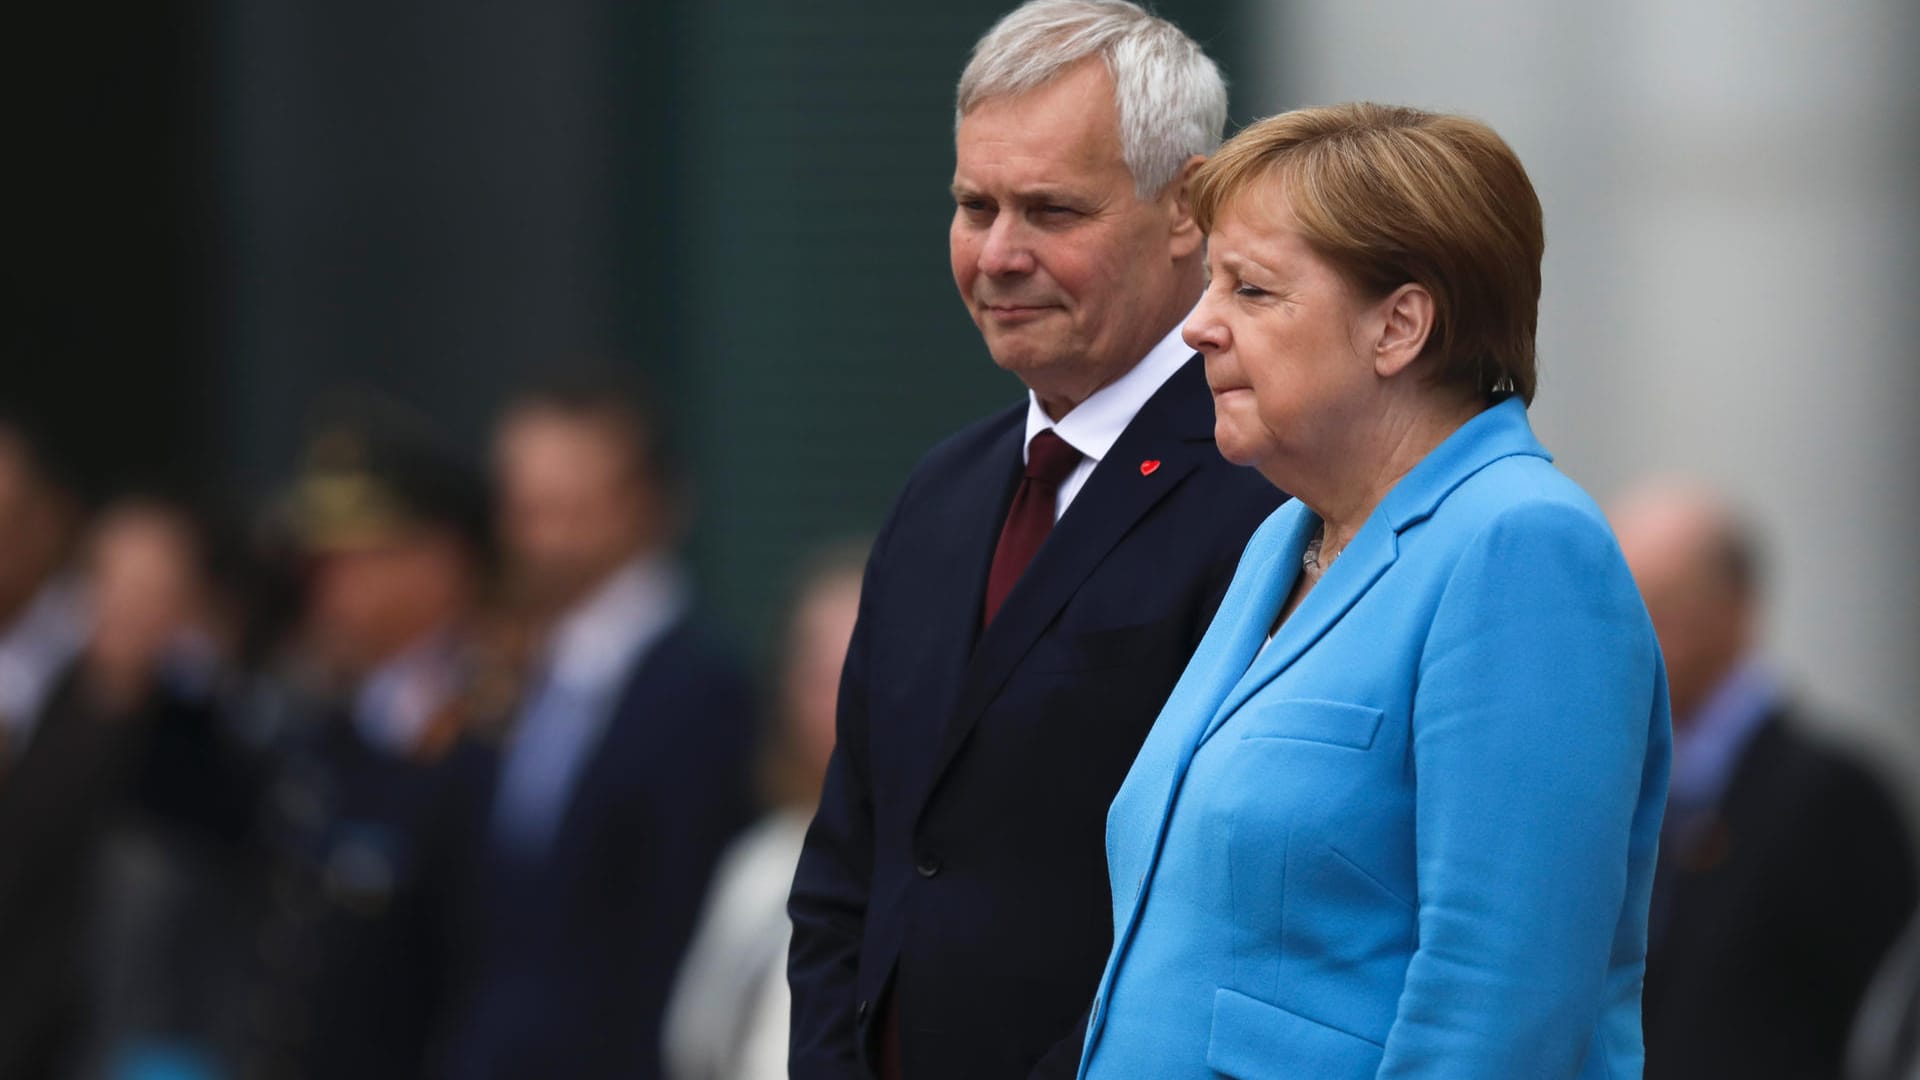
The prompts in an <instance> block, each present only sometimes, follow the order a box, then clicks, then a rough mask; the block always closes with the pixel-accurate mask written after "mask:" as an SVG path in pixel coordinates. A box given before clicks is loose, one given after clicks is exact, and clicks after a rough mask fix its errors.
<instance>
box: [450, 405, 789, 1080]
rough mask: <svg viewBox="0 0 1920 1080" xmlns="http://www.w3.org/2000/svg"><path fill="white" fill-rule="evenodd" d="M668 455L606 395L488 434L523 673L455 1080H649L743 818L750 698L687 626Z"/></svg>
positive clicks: (726, 657)
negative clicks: (680, 973) (523, 628)
mask: <svg viewBox="0 0 1920 1080" xmlns="http://www.w3.org/2000/svg"><path fill="white" fill-rule="evenodd" d="M661 435H662V433H661V430H660V427H659V424H658V421H657V419H656V417H655V416H654V415H653V414H652V413H651V412H650V405H649V403H648V402H647V401H646V399H645V398H643V397H642V396H641V395H640V394H639V393H638V391H637V390H636V389H635V388H633V387H630V386H628V385H626V384H624V383H622V382H621V381H620V380H618V379H615V378H612V377H610V376H609V377H601V376H600V375H597V374H592V375H582V376H579V377H575V378H563V379H559V380H556V381H554V382H553V383H551V384H550V385H547V386H544V387H540V388H537V389H532V390H529V391H527V392H525V393H523V394H521V395H519V396H518V397H516V398H515V399H514V400H513V401H512V402H511V403H510V405H509V406H508V407H507V409H506V410H505V413H504V415H503V416H502V418H501V420H500V423H499V428H498V432H497V436H496V439H495V443H494V470H495V478H496V485H497V490H498V493H499V495H500V498H501V515H500V521H499V530H500V538H501V541H502V543H503V545H504V551H505V556H506V559H507V571H508V586H509V590H510V596H511V600H512V602H513V603H514V604H515V605H517V607H518V610H519V611H520V612H521V613H522V616H523V617H524V618H525V619H526V620H527V621H528V623H529V626H530V634H529V636H530V640H531V643H532V646H531V648H532V651H531V653H530V660H529V669H530V670H529V676H528V683H527V694H526V697H525V699H524V702H523V704H522V706H521V708H520V710H519V712H518V715H517V717H516V720H515V724H514V731H513V735H512V740H511V742H510V743H509V744H508V745H507V747H506V748H505V756H504V760H503V762H502V766H501V773H500V779H499V784H498V788H497V790H496V791H495V793H494V796H493V801H492V806H491V808H490V811H489V821H488V839H487V857H486V862H485V867H484V874H483V877H482V879H481V880H480V882H479V883H478V884H477V885H476V887H475V890H474V891H475V896H476V899H478V900H479V901H480V911H479V914H478V920H477V922H476V924H475V927H474V932H475V937H474V938H473V939H472V940H471V942H470V943H469V944H470V947H471V949H472V950H473V952H472V955H473V960H474V963H475V971H474V978H473V982H472V983H471V984H470V985H469V986H468V987H467V988H466V989H467V995H466V997H465V1000H464V1001H463V1004H462V1009H461V1012H460V1015H459V1016H458V1017H457V1018H456V1026H455V1028H454V1030H453V1045H452V1051H453V1056H452V1067H453V1074H454V1075H456V1076H458V1077H461V1078H463V1080H467V1078H471V1080H480V1078H509V1077H513V1078H518V1077H550V1076H567V1077H575V1078H580V1080H593V1078H595V1077H622V1078H627V1077H641V1078H645V1077H652V1076H657V1075H659V1073H660V1068H661V1065H660V1041H659V1029H660V1022H661V1013H662V1011H663V1009H664V1008H665V1004H666V997H667V992H668V987H669V984H670V982H671V980H672V978H673V975H674V972H675V970H676V968H677V967H678V965H679V962H680V958H681V954H682V952H683V950H684V949H685V947H686V944H687V940H688V938H689V936H690V935H691V934H692V932H693V926H694V921H695V919H696V917H697V915H698V912H699V908H700V902H701V899H702V897H703V896H704V895H705V892H706V887H707V882H708V879H709V877H710V875H711V873H712V870H713V866H714V862H715V860H716V859H717V858H718V856H719V854H720V851H721V849H722V848H723V847H724V846H725V844H726V843H727V841H728V840H729V839H730V838H731V837H732V836H733V835H734V834H735V833H736V832H737V831H738V830H739V829H740V828H741V827H742V826H743V825H745V824H746V823H747V821H748V820H750V818H751V815H752V798H751V783H750V779H749V774H750V772H751V760H750V758H751V753H752V740H753V732H754V722H753V712H754V710H753V698H752V692H751V690H750V686H749V681H748V679H747V678H746V676H745V675H744V673H743V669H742V666H741V665H740V663H739V662H738V661H737V660H736V659H735V657H734V656H733V654H732V653H731V652H730V651H729V650H728V649H727V648H725V647H723V646H722V645H720V644H719V643H718V642H717V641H716V640H715V639H714V638H713V637H712V636H711V635H710V634H709V633H708V632H707V631H706V630H704V629H703V628H702V624H701V622H700V620H699V619H698V618H697V616H696V612H695V605H694V601H693V596H692V592H691V589H690V588H689V585H688V581H687V577H686V574H685V573H684V571H683V570H682V569H681V566H680V564H679V561H678V559H677V557H676V554H675V548H676V545H677V543H678V541H679V539H680V534H681V524H682V510H683V504H682V502H681V499H680V495H681V492H680V490H679V486H678V484H677V477H676V476H675V474H674V473H673V471H672V468H671V465H670V462H669V461H668V460H667V457H666V454H665V451H664V446H663V440H662V438H661Z"/></svg>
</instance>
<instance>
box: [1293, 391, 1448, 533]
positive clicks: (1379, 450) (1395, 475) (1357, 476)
mask: <svg viewBox="0 0 1920 1080" xmlns="http://www.w3.org/2000/svg"><path fill="white" fill-rule="evenodd" d="M1421 393H1422V398H1421V399H1418V400H1416V401H1414V402H1408V403H1405V404H1403V405H1401V406H1400V407H1397V408H1388V409H1387V410H1386V411H1385V412H1384V413H1383V415H1382V416H1381V418H1380V420H1379V421H1378V422H1377V423H1376V424H1375V425H1374V426H1373V427H1372V428H1371V430H1369V431H1368V432H1366V433H1365V435H1364V436H1363V437H1362V438H1360V439H1358V440H1356V443H1355V445H1354V446H1352V447H1351V448H1350V449H1349V450H1348V451H1346V452H1345V454H1344V455H1342V457H1343V460H1340V461H1336V462H1334V465H1335V467H1334V468H1333V469H1331V470H1329V471H1328V474H1327V477H1326V480H1327V482H1326V483H1324V484H1321V485H1315V489H1314V490H1312V491H1307V492H1296V493H1295V494H1296V495H1298V496H1299V497H1300V499H1301V501H1303V502H1305V503H1306V504H1307V508H1308V509H1310V510H1312V511H1313V512H1314V513H1315V514H1316V515H1318V516H1319V518H1320V522H1321V526H1320V527H1321V533H1320V563H1321V565H1323V566H1326V565H1330V564H1331V563H1332V562H1333V560H1334V559H1335V558H1336V557H1338V556H1339V554H1340V552H1341V551H1343V550H1345V549H1346V546H1347V544H1348V543H1349V542H1351V541H1352V540H1353V538H1354V536H1355V535H1357V534H1358V533H1359V532H1360V529H1361V527H1362V526H1364V525H1365V524H1366V522H1367V519H1368V518H1369V517H1371V516H1373V511H1374V509H1375V508H1376V507H1378V506H1379V505H1380V501H1381V500H1382V499H1385V498H1386V497H1387V493H1388V492H1389V491H1392V490H1393V488H1394V485H1395V484H1398V483H1399V482H1400V481H1401V479H1402V478H1404V477H1405V476H1406V475H1407V474H1408V473H1409V472H1412V471H1413V468H1414V466H1416V465H1418V464H1420V462H1421V461H1423V460H1425V459H1426V457H1427V455H1428V454H1431V453H1432V452H1433V451H1434V448H1435V447H1437V446H1439V445H1440V444H1441V443H1443V442H1445V441H1446V440H1447V438H1448V436H1450V435H1452V434H1453V433H1454V432H1456V431H1458V430H1460V427H1461V425H1463V424H1465V423H1466V422H1467V421H1469V420H1471V419H1473V418H1474V417H1475V416H1477V415H1479V413H1480V411H1481V410H1482V409H1484V408H1485V407H1486V406H1485V404H1484V403H1483V402H1481V401H1479V400H1478V399H1475V400H1472V401H1454V400H1453V399H1448V400H1447V401H1446V402H1444V403H1437V402H1435V401H1433V400H1432V398H1431V393H1432V392H1431V391H1430V390H1424V389H1423V390H1422V391H1421ZM1436 405H1438V406H1439V407H1436Z"/></svg>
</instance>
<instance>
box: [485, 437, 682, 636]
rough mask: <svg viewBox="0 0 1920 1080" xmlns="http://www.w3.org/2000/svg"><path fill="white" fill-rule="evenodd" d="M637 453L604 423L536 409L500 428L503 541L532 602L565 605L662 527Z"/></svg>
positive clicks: (498, 469) (498, 462) (498, 450)
mask: <svg viewBox="0 0 1920 1080" xmlns="http://www.w3.org/2000/svg"><path fill="white" fill-rule="evenodd" d="M631 457H632V455H631V452H630V450H629V449H628V448H627V447H626V446H625V445H624V444H623V442H622V440H621V439H620V438H619V437H618V435H617V434H616V433H615V432H614V431H612V430H610V429H609V427H608V426H607V425H606V424H605V423H603V422H600V421H598V420H595V419H591V418H583V417H577V416H573V415H570V414H567V413H562V412H558V411H554V410H550V409H540V408H535V409H529V410H527V411H524V412H521V413H519V414H518V415H515V416H513V417H511V418H510V419H509V420H508V421H507V423H506V426H505V427H503V428H502V429H501V432H500V437H499V441H498V443H497V445H496V452H495V459H494V460H495V468H496V478H497V482H498V490H499V492H500V514H501V518H500V537H501V540H502V543H503V544H504V546H505V549H506V553H507V556H508V559H509V561H510V564H511V568H512V571H513V574H514V577H515V580H516V581H517V582H518V584H519V585H520V587H521V588H522V589H524V590H525V594H526V598H527V599H529V600H530V601H532V602H533V603H534V604H536V605H537V606H540V607H546V608H564V607H566V606H568V605H571V604H572V603H573V602H575V601H576V600H579V599H581V598H582V597H584V596H585V595H586V594H587V593H588V592H590V591H591V590H592V589H593V588H594V587H595V586H597V585H598V584H599V583H600V582H601V580H603V579H604V578H605V577H606V575H607V574H609V573H610V572H612V571H613V570H615V569H617V568H618V567H619V566H621V565H622V564H624V563H625V562H626V561H627V560H628V559H630V558H632V557H633V556H634V554H635V553H636V552H637V551H639V550H640V548H641V547H642V546H644V545H645V544H646V543H647V542H648V538H649V536H650V535H651V534H652V532H653V531H654V530H657V529H658V527H659V525H660V522H658V521H657V520H656V519H657V517H658V516H659V510H658V507H657V505H656V502H657V500H655V499H654V498H653V497H652V496H653V492H652V487H651V485H650V484H648V483H646V482H645V479H644V477H642V476H640V475H638V474H639V473H640V471H641V470H639V469H637V468H635V463H634V462H633V461H632V460H631Z"/></svg>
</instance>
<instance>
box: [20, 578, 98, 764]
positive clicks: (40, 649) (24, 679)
mask: <svg viewBox="0 0 1920 1080" xmlns="http://www.w3.org/2000/svg"><path fill="white" fill-rule="evenodd" d="M86 638H87V612H86V598H85V595H84V593H83V591H82V589H81V588H80V585H79V584H78V583H77V582H76V581H74V580H72V579H70V578H55V579H54V580H53V581H51V582H49V583H47V584H46V585H44V586H42V587H41V589H40V591H39V592H37V593H35V594H34V597H33V599H32V600H31V601H29V602H28V605H27V609H26V610H25V611H24V612H22V613H21V615H20V617H19V618H17V619H15V620H14V621H13V623H12V625H10V626H4V627H0V718H4V721H5V723H6V724H7V727H8V730H7V731H5V732H4V734H5V735H6V736H7V737H9V738H12V739H14V740H16V741H19V740H21V739H22V738H23V737H24V736H25V735H26V734H27V733H28V732H29V731H31V730H32V726H33V724H34V721H35V719H36V718H37V717H38V715H39V712H40V707H41V705H42V704H44V703H45V701H46V699H47V697H48V695H49V694H51V693H52V691H53V685H54V683H55V681H56V680H57V679H58V678H59V677H60V675H61V674H62V673H64V672H65V670H66V667H67V664H68V663H69V662H70V661H71V660H72V659H73V658H74V656H76V655H77V654H78V653H79V652H80V649H81V647H82V646H83V645H84V644H85V643H86Z"/></svg>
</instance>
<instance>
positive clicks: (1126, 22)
mask: <svg viewBox="0 0 1920 1080" xmlns="http://www.w3.org/2000/svg"><path fill="white" fill-rule="evenodd" d="M1095 56H1098V57H1099V58H1100V59H1101V61H1102V62H1104V63H1105V64H1106V65H1107V74H1108V75H1110V76H1112V78H1113V94H1114V105H1115V107H1116V109H1117V110H1118V112H1119V114H1120V152H1121V155H1122V157H1124V158H1125V160H1126V163H1127V171H1128V172H1130V173H1132V174H1133V187H1134V191H1135V192H1136V193H1138V194H1139V196H1140V197H1141V198H1143V199H1150V198H1153V197H1155V196H1157V195H1158V194H1160V192H1161V191H1162V190H1164V189H1165V188H1166V186H1167V185H1168V184H1170V183H1172V182H1173V180H1174V178H1175V177H1177V176H1179V175H1180V168H1181V166H1183V165H1185V164H1186V162H1187V159H1188V158H1190V157H1193V156H1194V155H1195V154H1200V155H1206V154H1211V153H1212V152H1213V150H1214V148H1215V147H1217V146H1219V145H1220V136H1221V131H1222V130H1223V129H1224V128H1225V127H1226V123H1227V84H1226V81H1225V80H1224V79H1222V78H1221V77H1220V69H1219V68H1217V67H1215V66H1214V63H1213V61H1212V60H1211V59H1209V58H1208V57H1207V54H1206V53H1205V52H1203V51H1202V50H1201V48H1200V46H1199V44H1198V43H1196V42H1195V41H1194V40H1193V39H1192V38H1190V37H1188V36H1187V35H1186V34H1185V33H1184V32H1182V31H1181V29H1180V28H1179V27H1177V26H1175V25H1173V24H1172V23H1170V22H1168V21H1167V20H1165V19H1162V18H1159V17H1157V16H1154V15H1150V14H1148V13H1147V12H1145V11H1143V10H1141V9H1140V7H1139V6H1137V5H1135V4H1131V3H1127V2H1126V0H1029V2H1028V3H1025V4H1022V5H1020V6H1019V7H1017V8H1015V9H1014V10H1013V11H1011V12H1009V13H1008V14H1007V15H1006V16H1005V17H1004V18H1002V19H1001V20H1000V21H999V22H998V23H995V24H994V27H993V29H991V30H989V31H987V33H986V36H984V37H982V38H981V39H980V41H979V42H978V43H977V44H975V45H974V47H973V58H972V59H971V60H970V61H968V63H967V69H966V71H964V72H962V73H961V75H960V89H959V92H958V94H957V95H956V100H955V108H954V126H955V127H958V126H959V123H960V121H961V120H963V119H965V118H966V115H967V114H968V113H970V112H972V111H973V110H974V108H975V107H976V106H978V105H979V104H980V103H981V102H984V101H987V100H989V99H992V98H1003V97H1014V96H1017V95H1020V94H1024V93H1026V92H1028V91H1030V90H1036V89H1038V88H1040V87H1041V86H1044V85H1046V84H1047V83H1049V82H1052V81H1053V80H1054V79H1056V78H1058V77H1059V76H1061V75H1062V74H1064V73H1065V72H1066V70H1067V69H1068V68H1071V67H1073V66H1075V65H1077V64H1079V63H1081V62H1082V61H1084V60H1087V59H1089V58H1091V57H1095Z"/></svg>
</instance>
